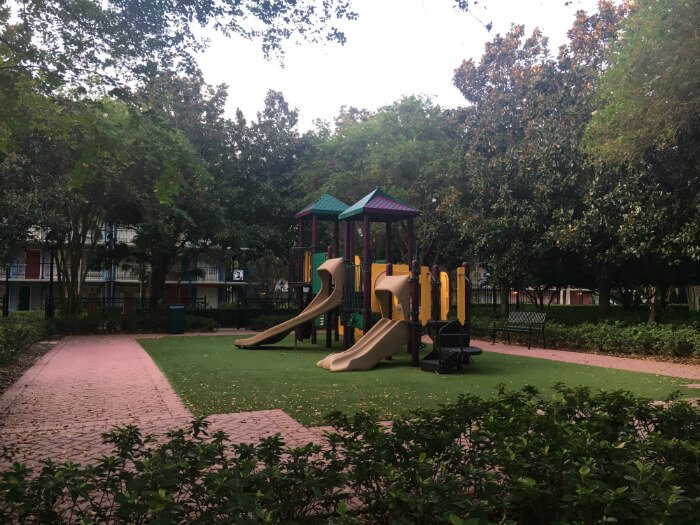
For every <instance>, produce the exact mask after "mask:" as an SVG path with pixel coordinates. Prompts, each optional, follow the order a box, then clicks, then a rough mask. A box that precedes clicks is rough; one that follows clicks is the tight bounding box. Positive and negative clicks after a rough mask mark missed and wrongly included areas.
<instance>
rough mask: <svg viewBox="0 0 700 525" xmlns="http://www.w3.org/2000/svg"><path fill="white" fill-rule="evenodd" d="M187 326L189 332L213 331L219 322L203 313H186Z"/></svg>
mask: <svg viewBox="0 0 700 525" xmlns="http://www.w3.org/2000/svg"><path fill="white" fill-rule="evenodd" d="M185 327H186V328H187V331H188V332H213V331H214V330H216V329H217V328H218V327H219V324H218V323H217V322H216V321H215V320H214V319H210V318H208V317H202V316H201V315H186V316H185Z"/></svg>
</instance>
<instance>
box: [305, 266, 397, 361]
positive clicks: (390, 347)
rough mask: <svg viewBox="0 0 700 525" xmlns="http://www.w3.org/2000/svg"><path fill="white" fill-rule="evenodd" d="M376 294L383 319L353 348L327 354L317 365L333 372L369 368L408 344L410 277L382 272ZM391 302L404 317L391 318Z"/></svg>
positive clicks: (376, 285)
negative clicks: (383, 273) (388, 274)
mask: <svg viewBox="0 0 700 525" xmlns="http://www.w3.org/2000/svg"><path fill="white" fill-rule="evenodd" d="M374 293H375V294H376V295H377V299H378V300H379V309H380V310H381V312H382V318H381V319H380V320H379V321H378V322H377V324H375V325H374V326H373V327H372V328H370V330H369V331H368V332H367V333H366V334H365V335H364V336H362V339H360V340H359V341H358V342H357V343H356V344H355V345H354V346H353V347H352V348H349V349H348V350H346V351H345V352H340V353H338V354H331V355H329V356H327V357H325V358H324V359H322V360H321V361H319V362H318V363H316V366H317V367H319V368H325V369H327V370H330V371H331V372H347V371H350V370H369V369H370V368H374V367H375V366H376V365H377V363H379V362H380V361H381V360H382V359H386V358H387V357H389V356H391V355H394V354H395V353H396V352H398V351H399V350H400V349H401V347H402V346H403V345H405V344H408V341H409V336H410V330H409V324H408V322H407V321H406V317H407V314H408V304H409V297H408V296H409V294H408V276H407V275H399V276H387V275H380V276H379V277H378V278H377V281H376V282H375V285H374ZM394 299H396V304H394V303H395V301H394ZM392 305H393V308H394V310H395V312H394V313H395V314H396V315H397V316H400V317H403V319H393V318H392V317H393V316H394V313H392Z"/></svg>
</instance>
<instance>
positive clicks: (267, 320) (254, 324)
mask: <svg viewBox="0 0 700 525" xmlns="http://www.w3.org/2000/svg"><path fill="white" fill-rule="evenodd" d="M294 315H295V314H294V313H292V312H289V313H272V314H261V315H258V316H255V317H253V318H252V319H251V321H250V328H251V329H253V330H267V329H268V328H271V327H273V326H276V325H278V324H280V323H283V322H285V321H287V320H289V319H291V318H292V317H294Z"/></svg>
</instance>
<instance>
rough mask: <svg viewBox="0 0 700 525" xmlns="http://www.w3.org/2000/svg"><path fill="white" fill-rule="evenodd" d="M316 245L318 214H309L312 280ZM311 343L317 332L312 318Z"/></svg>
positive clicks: (314, 342) (313, 341) (314, 340)
mask: <svg viewBox="0 0 700 525" xmlns="http://www.w3.org/2000/svg"><path fill="white" fill-rule="evenodd" d="M317 246H318V216H317V215H312V216H311V258H310V259H311V260H310V261H309V263H310V264H311V272H310V273H309V275H310V276H311V279H312V280H313V273H314V254H315V253H316V247H317ZM309 286H311V283H309ZM309 293H313V290H309ZM310 322H311V344H312V345H315V344H316V338H317V333H316V320H315V319H312V320H311V321H310Z"/></svg>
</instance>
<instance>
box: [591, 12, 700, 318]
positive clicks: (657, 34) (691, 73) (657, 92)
mask: <svg viewBox="0 0 700 525" xmlns="http://www.w3.org/2000/svg"><path fill="white" fill-rule="evenodd" d="M699 16H700V10H698V8H697V5H696V4H695V3H693V2H684V1H680V0H678V1H671V0H645V1H643V2H639V4H638V5H637V8H636V10H635V11H633V12H632V13H631V14H630V16H629V17H628V19H627V20H626V21H625V22H624V23H623V26H622V30H621V32H620V35H621V36H620V39H619V41H618V42H617V43H616V44H615V46H614V47H613V50H612V53H611V54H610V55H609V67H608V68H607V69H606V70H605V72H604V73H603V74H602V77H601V79H600V85H599V87H598V90H597V93H598V97H599V100H598V102H599V104H600V106H601V107H600V108H599V109H598V110H597V111H596V112H595V114H594V116H593V118H592V120H591V122H590V124H589V126H588V129H587V131H586V137H585V145H586V147H587V150H588V153H589V155H590V156H591V158H592V159H593V160H594V161H597V162H607V163H609V164H610V163H616V164H618V165H619V166H618V168H617V171H618V172H621V171H622V172H624V176H623V177H620V178H619V179H616V180H612V181H608V182H607V185H608V186H611V192H612V193H614V194H617V195H619V196H620V202H619V207H618V209H617V210H615V211H614V213H615V216H616V217H617V221H618V222H619V223H620V228H619V230H618V232H619V233H618V235H619V240H620V244H621V246H622V248H623V251H624V255H625V256H626V257H627V258H628V259H632V260H635V261H637V264H636V266H635V267H634V268H633V270H634V272H633V273H635V274H636V273H638V272H639V270H640V268H641V269H646V275H645V276H643V277H641V278H638V281H640V285H642V286H643V285H653V289H652V290H651V291H650V292H649V293H648V298H649V305H650V309H649V322H654V321H655V320H656V319H657V318H658V315H659V313H660V308H661V306H662V303H663V301H664V299H665V295H666V294H665V291H666V290H667V289H668V287H669V285H671V284H676V285H680V284H690V283H689V279H693V278H694V279H697V276H693V272H692V271H691V272H690V273H689V272H688V271H686V270H685V269H686V268H689V267H692V262H695V264H697V261H698V260H700V182H699V181H700V177H698V174H699V173H700V147H699V146H700V141H699V138H700V133H699V132H700V95H699V94H698V89H699V88H700V81H698V77H697V70H698V66H700V62H699V60H700V59H699V58H698V56H699V54H698V44H697V42H698V40H697V35H696V28H697V25H698V22H699V20H698V17H699Z"/></svg>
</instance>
